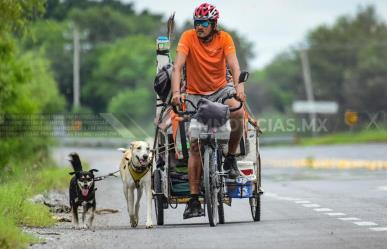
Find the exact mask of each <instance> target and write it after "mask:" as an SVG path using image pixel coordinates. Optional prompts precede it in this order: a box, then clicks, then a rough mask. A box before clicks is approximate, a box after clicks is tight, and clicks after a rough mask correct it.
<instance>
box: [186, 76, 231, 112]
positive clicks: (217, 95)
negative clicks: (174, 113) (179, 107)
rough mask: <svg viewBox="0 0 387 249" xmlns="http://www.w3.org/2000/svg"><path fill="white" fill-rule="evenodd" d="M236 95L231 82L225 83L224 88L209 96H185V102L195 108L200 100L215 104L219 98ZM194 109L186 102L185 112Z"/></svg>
mask: <svg viewBox="0 0 387 249" xmlns="http://www.w3.org/2000/svg"><path fill="white" fill-rule="evenodd" d="M235 93H236V90H235V87H234V84H233V83H232V82H229V83H227V85H226V86H224V87H223V88H221V89H219V90H218V91H216V92H214V93H212V94H210V95H200V94H187V100H189V101H191V102H192V103H193V104H194V105H195V106H196V107H197V105H198V102H199V100H200V99H201V98H206V99H208V100H211V101H213V102H217V101H218V100H219V99H221V98H225V97H227V96H230V95H233V94H235ZM194 110H195V109H194V108H193V107H192V105H191V104H190V103H189V102H188V103H187V111H194Z"/></svg>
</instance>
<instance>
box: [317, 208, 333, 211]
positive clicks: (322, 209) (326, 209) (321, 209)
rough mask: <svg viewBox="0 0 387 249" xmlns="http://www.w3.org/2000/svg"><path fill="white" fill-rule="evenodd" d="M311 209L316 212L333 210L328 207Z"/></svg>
mask: <svg viewBox="0 0 387 249" xmlns="http://www.w3.org/2000/svg"><path fill="white" fill-rule="evenodd" d="M313 210H314V211H316V212H331V211H333V210H332V209H330V208H315V209H313Z"/></svg>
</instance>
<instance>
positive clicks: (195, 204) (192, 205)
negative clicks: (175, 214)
mask: <svg viewBox="0 0 387 249" xmlns="http://www.w3.org/2000/svg"><path fill="white" fill-rule="evenodd" d="M203 215H204V209H203V208H202V205H201V204H200V201H199V200H198V199H196V198H191V199H190V200H189V201H188V203H187V206H186V207H185V210H184V214H183V219H189V218H193V217H199V216H203Z"/></svg>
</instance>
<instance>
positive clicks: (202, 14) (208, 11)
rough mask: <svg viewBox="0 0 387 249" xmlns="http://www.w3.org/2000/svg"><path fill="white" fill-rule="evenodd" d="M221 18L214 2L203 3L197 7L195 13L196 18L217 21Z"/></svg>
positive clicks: (194, 17)
mask: <svg viewBox="0 0 387 249" xmlns="http://www.w3.org/2000/svg"><path fill="white" fill-rule="evenodd" d="M218 18H219V10H218V9H217V8H216V7H215V6H214V5H212V4H209V3H202V4H200V5H199V6H198V7H196V9H195V12H194V14H193V19H194V20H212V21H214V22H217V21H218Z"/></svg>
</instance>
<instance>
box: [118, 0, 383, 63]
mask: <svg viewBox="0 0 387 249" xmlns="http://www.w3.org/2000/svg"><path fill="white" fill-rule="evenodd" d="M122 1H124V2H133V3H134V7H135V9H136V10H138V11H142V10H144V9H148V10H150V11H151V12H154V13H161V14H163V15H164V16H169V14H170V13H172V12H173V11H176V21H177V23H178V24H180V25H181V24H182V23H183V22H184V21H185V20H187V19H192V13H193V10H194V8H195V7H196V6H197V5H199V4H200V3H202V2H203V1H197V0H194V1H192V0H122ZM207 2H209V3H212V4H214V5H216V6H217V8H218V9H219V10H220V21H219V22H221V23H222V24H223V25H225V26H227V27H229V28H231V29H234V30H237V31H239V33H240V34H242V35H243V36H244V37H246V38H247V39H248V40H249V41H251V42H253V44H254V52H255V55H256V56H255V58H254V59H252V60H250V64H251V67H252V68H262V67H263V66H265V65H266V64H268V63H269V62H270V61H271V60H272V59H273V57H274V56H275V55H276V54H278V53H280V52H281V51H284V50H285V49H287V48H289V47H290V46H291V45H296V44H299V43H301V42H302V41H304V39H305V36H306V34H307V32H308V31H309V30H311V29H313V28H315V27H316V26H318V25H321V24H328V25H329V24H332V23H333V22H334V20H335V19H336V18H337V17H338V16H341V15H343V14H345V15H348V14H351V15H354V14H355V13H356V12H357V10H358V8H359V6H366V5H367V4H373V5H374V6H376V9H377V12H378V14H379V16H381V17H382V18H383V19H384V20H387V0H239V1H238V0H212V1H211V0H208V1H207ZM386 42H387V41H386Z"/></svg>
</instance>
